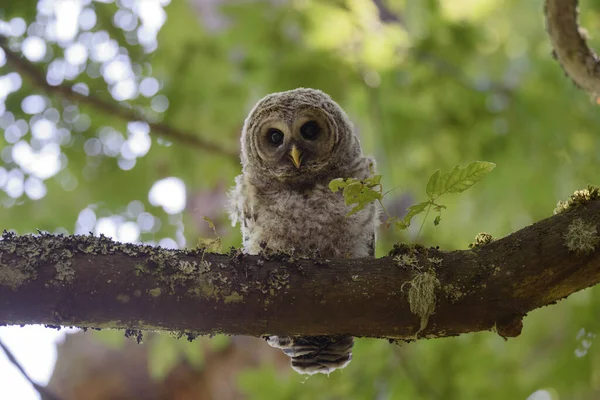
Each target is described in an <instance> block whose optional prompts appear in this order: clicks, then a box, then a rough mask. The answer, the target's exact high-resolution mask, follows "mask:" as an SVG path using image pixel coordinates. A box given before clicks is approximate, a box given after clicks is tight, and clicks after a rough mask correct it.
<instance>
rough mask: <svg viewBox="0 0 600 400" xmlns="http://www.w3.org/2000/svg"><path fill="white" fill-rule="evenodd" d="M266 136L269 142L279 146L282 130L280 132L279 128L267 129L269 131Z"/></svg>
mask: <svg viewBox="0 0 600 400" xmlns="http://www.w3.org/2000/svg"><path fill="white" fill-rule="evenodd" d="M267 137H268V138H269V142H271V144H273V145H275V146H279V145H280V144H281V143H283V132H281V131H280V130H279V129H275V128H271V129H269V132H267Z"/></svg>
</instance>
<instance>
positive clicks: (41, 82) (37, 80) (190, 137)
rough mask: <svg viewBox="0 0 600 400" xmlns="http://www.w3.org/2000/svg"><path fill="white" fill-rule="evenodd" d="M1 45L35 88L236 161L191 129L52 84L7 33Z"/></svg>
mask: <svg viewBox="0 0 600 400" xmlns="http://www.w3.org/2000/svg"><path fill="white" fill-rule="evenodd" d="M0 48H2V50H4V53H5V54H6V60H7V62H8V63H9V64H10V65H11V66H12V67H13V68H14V69H16V70H17V71H18V72H20V73H21V74H22V75H24V76H27V77H28V78H29V80H30V81H31V82H32V83H33V84H34V85H35V86H36V87H38V88H40V89H42V90H43V91H45V92H47V93H53V94H56V95H58V96H60V97H62V98H63V99H67V100H70V101H74V102H79V103H82V104H87V105H90V106H92V107H94V108H96V109H98V110H101V111H103V112H105V113H107V114H110V115H112V116H116V117H119V118H121V119H124V120H126V121H144V122H145V123H147V124H148V126H149V127H150V129H151V131H153V132H155V133H159V134H161V135H162V136H164V137H165V138H168V139H171V140H173V141H178V142H180V143H182V144H185V145H191V146H194V147H196V148H198V149H202V150H206V151H210V152H213V153H216V154H220V155H223V156H225V157H227V158H229V159H231V160H233V161H236V162H238V161H239V156H238V154H237V152H236V151H233V150H231V149H226V148H224V147H222V146H220V145H218V144H216V143H212V142H210V141H207V140H205V139H202V138H200V137H198V136H197V135H195V134H193V133H192V132H188V131H183V130H180V129H176V128H173V127H172V126H169V125H167V124H164V123H162V122H150V121H148V120H147V118H145V117H144V116H143V115H141V114H140V113H139V112H136V110H134V109H133V108H127V107H125V106H122V105H120V104H117V103H114V102H111V101H107V100H104V99H101V98H99V97H95V96H92V95H88V96H86V95H83V94H81V93H78V92H76V91H74V90H73V87H72V86H71V85H67V84H62V85H58V86H52V85H50V84H48V82H47V81H46V77H45V76H44V74H43V72H42V71H40V70H39V69H38V68H37V67H36V66H35V65H33V64H32V63H30V62H29V61H27V60H26V59H25V58H23V57H22V56H21V55H19V54H17V53H15V52H14V51H12V50H11V49H10V48H9V46H8V42H7V39H6V37H4V36H2V35H0Z"/></svg>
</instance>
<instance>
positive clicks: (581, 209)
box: [0, 199, 600, 339]
mask: <svg viewBox="0 0 600 400" xmlns="http://www.w3.org/2000/svg"><path fill="white" fill-rule="evenodd" d="M599 223H600V200H598V199H592V200H590V201H588V202H587V203H582V204H573V206H572V207H570V208H567V209H565V210H563V211H562V212H560V213H559V214H556V215H554V216H552V217H550V218H547V219H544V220H542V221H540V222H537V223H535V224H533V225H531V226H528V227H526V228H524V229H522V230H520V231H518V232H515V233H513V234H511V235H509V236H507V237H504V238H500V239H497V240H494V241H491V242H490V243H487V244H482V245H480V246H475V247H473V248H472V249H468V250H457V251H449V252H446V251H441V250H436V249H425V248H423V247H419V246H406V245H403V246H396V247H395V249H394V250H393V251H392V254H391V255H390V256H388V257H383V258H379V259H376V260H373V259H333V260H306V259H293V258H289V257H286V256H271V257H268V258H264V257H259V256H247V255H243V254H241V253H240V252H238V251H232V252H231V253H230V254H209V253H207V254H203V252H202V251H201V250H181V251H177V250H166V249H161V248H156V247H150V246H143V245H130V244H118V243H115V242H113V241H111V240H109V239H107V238H106V237H92V236H60V235H58V236H55V235H46V234H43V235H36V236H31V235H25V236H17V235H13V234H8V233H5V234H4V235H3V240H1V241H0V323H2V324H34V323H35V324H48V325H53V326H56V325H66V326H79V327H94V328H108V327H110V328H122V329H129V332H131V331H132V330H135V331H136V332H138V331H139V330H142V331H143V330H157V329H160V330H169V331H178V332H182V333H187V334H189V335H193V334H211V333H226V334H235V335H251V336H261V335H265V334H279V335H334V334H351V335H354V336H370V337H386V338H391V339H414V337H415V335H417V333H418V336H419V337H428V338H431V337H443V336H452V335H459V334H462V333H467V332H476V331H485V330H492V329H496V330H497V332H498V333H499V334H500V335H502V336H504V337H508V336H517V335H518V334H519V333H520V330H521V326H522V322H521V320H522V317H523V316H524V315H525V314H527V313H528V312H530V311H532V310H534V309H536V308H539V307H542V306H545V305H549V304H552V303H554V302H556V301H558V300H560V299H562V298H565V297H567V296H568V295H570V294H571V293H574V292H576V291H578V290H581V289H584V288H586V287H589V286H592V285H595V284H597V283H598V282H600V251H598V249H597V246H598V238H597V237H596V235H597V232H599V230H598V224H599ZM579 233H583V236H582V237H579V238H577V237H573V235H578V234H579ZM467 241H468V240H467V239H465V242H467ZM580 244H582V245H583V246H584V247H585V248H581V249H578V248H576V247H577V246H579V245H580ZM402 255H406V256H405V257H402ZM408 259H410V260H412V261H411V262H410V263H407V262H400V261H402V260H408ZM423 273H427V274H430V275H431V276H430V277H429V278H430V279H429V281H432V282H435V285H429V286H431V288H433V290H434V292H435V293H431V291H430V290H427V291H423V290H421V291H420V292H427V299H430V300H431V299H433V300H432V301H434V302H435V304H433V305H430V304H429V305H428V304H423V302H421V303H420V304H415V299H414V296H415V295H417V294H418V293H417V291H415V290H412V291H411V290H408V289H410V288H411V287H412V288H420V287H421V286H423V285H420V286H419V282H420V281H419V276H420V275H419V274H423ZM421 280H422V279H421ZM438 282H439V284H438ZM408 283H410V284H408ZM403 287H404V289H405V290H403ZM427 299H424V300H427ZM411 302H412V303H413V304H411ZM416 309H421V310H426V312H425V313H421V314H423V315H415V313H414V311H415V310H416ZM425 314H427V318H426V321H425V324H424V323H423V322H424V319H423V317H424V316H425ZM422 328H423V329H422ZM421 329H422V330H421Z"/></svg>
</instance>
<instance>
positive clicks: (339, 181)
mask: <svg viewBox="0 0 600 400" xmlns="http://www.w3.org/2000/svg"><path fill="white" fill-rule="evenodd" d="M345 186H346V182H345V181H344V178H336V179H333V180H332V181H331V182H329V189H330V190H331V191H332V192H334V193H335V192H337V191H338V190H340V189H342V188H344V187H345Z"/></svg>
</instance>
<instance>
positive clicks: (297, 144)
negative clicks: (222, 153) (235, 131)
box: [241, 88, 361, 183]
mask: <svg viewBox="0 0 600 400" xmlns="http://www.w3.org/2000/svg"><path fill="white" fill-rule="evenodd" d="M241 144H242V165H243V167H244V170H245V171H251V172H252V173H253V175H256V176H258V177H260V178H261V179H275V180H278V181H282V182H289V183H298V182H303V181H304V182H310V181H315V179H317V180H318V179H319V178H323V179H326V178H331V179H333V178H335V177H343V176H344V171H345V170H346V169H349V168H351V166H352V165H353V164H355V161H356V159H357V158H358V157H360V155H361V149H360V144H359V141H358V139H357V137H356V135H355V134H354V130H353V128H352V124H351V123H350V121H349V120H348V117H347V115H346V113H345V112H344V111H343V110H342V108H341V107H340V106H339V105H338V104H337V103H336V102H334V101H333V100H332V99H331V98H330V97H329V96H328V95H327V94H325V93H323V92H321V91H320V90H316V89H305V88H299V89H294V90H290V91H287V92H280V93H273V94H270V95H268V96H266V97H264V98H263V99H261V100H260V101H259V102H258V103H257V104H256V105H255V106H254V108H253V109H252V111H250V114H249V115H248V117H247V118H246V121H245V123H244V128H243V131H242V138H241Z"/></svg>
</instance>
